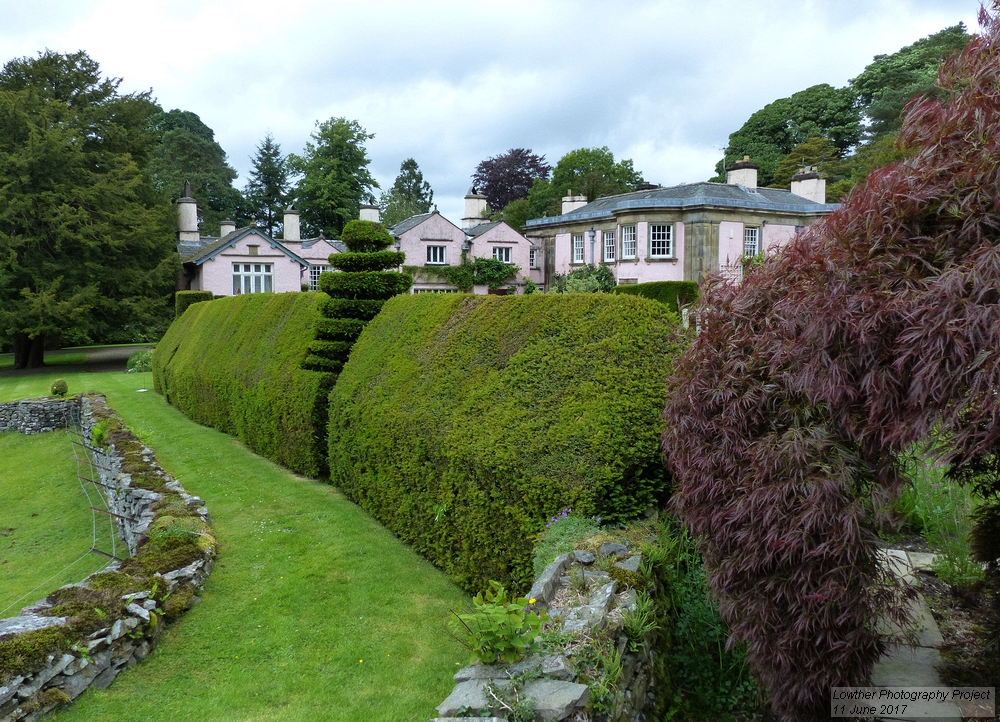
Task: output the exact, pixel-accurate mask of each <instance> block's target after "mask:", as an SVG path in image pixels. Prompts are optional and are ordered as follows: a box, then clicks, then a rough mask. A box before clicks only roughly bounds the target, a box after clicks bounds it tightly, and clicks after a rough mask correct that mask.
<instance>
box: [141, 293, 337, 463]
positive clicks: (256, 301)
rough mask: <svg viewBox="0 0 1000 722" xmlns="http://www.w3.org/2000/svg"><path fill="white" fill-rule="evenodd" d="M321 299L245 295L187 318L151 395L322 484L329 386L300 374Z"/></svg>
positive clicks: (161, 349)
mask: <svg viewBox="0 0 1000 722" xmlns="http://www.w3.org/2000/svg"><path fill="white" fill-rule="evenodd" d="M321 298H322V296H321V295H320V294H318V293H278V294H272V293H267V294H247V295H244V296H231V297H227V298H223V299H219V300H217V301H214V302H213V303H205V304H200V305H198V306H194V307H192V308H189V309H188V311H189V313H185V314H184V315H183V316H181V317H179V318H178V319H177V320H175V321H174V323H173V324H171V326H170V328H169V329H168V330H167V333H166V334H165V335H164V336H163V339H162V340H161V341H160V343H159V344H158V345H157V346H156V350H155V351H154V352H153V385H154V388H155V389H156V391H158V392H159V393H161V394H163V396H164V397H165V398H166V399H167V401H168V402H169V403H171V404H173V405H174V406H176V407H177V408H178V409H180V410H181V411H182V412H183V413H184V414H186V415H187V416H188V417H190V418H191V419H193V420H194V421H197V422H198V423H200V424H204V425H206V426H212V427H214V428H216V429H219V430H220V431H224V432H226V433H228V434H232V435H233V436H236V437H237V438H239V439H240V440H241V441H242V442H243V443H245V444H246V445H247V446H249V447H250V448H251V449H253V450H254V451H255V452H256V453H258V454H260V455H261V456H266V457H267V458H269V459H271V460H273V461H275V462H277V463H279V464H281V465H282V466H286V467H288V468H289V469H293V470H295V471H297V472H299V473H301V474H305V475H307V476H313V477H315V476H321V475H322V474H323V472H324V469H325V456H326V455H325V443H324V437H325V425H326V416H325V414H326V398H325V397H326V394H327V392H328V390H329V385H330V381H331V380H330V379H329V378H327V377H326V376H325V375H324V374H322V373H317V372H315V371H306V370H303V369H302V368H301V365H302V361H303V360H304V359H305V358H306V355H307V353H308V348H309V345H310V343H313V341H312V339H313V337H314V336H315V333H316V327H317V324H318V323H319V321H320V318H321V317H320V315H319V311H318V310H317V306H318V305H319V302H320V300H321ZM317 343H319V342H317ZM324 343H325V342H324Z"/></svg>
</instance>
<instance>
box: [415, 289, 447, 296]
mask: <svg viewBox="0 0 1000 722" xmlns="http://www.w3.org/2000/svg"><path fill="white" fill-rule="evenodd" d="M411 293H413V294H414V295H415V294H418V293H458V289H457V288H414V289H413V290H412V291H411Z"/></svg>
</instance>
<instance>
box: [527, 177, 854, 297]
mask: <svg viewBox="0 0 1000 722" xmlns="http://www.w3.org/2000/svg"><path fill="white" fill-rule="evenodd" d="M825 195H826V181H825V180H824V179H822V178H820V177H819V175H818V174H817V173H815V172H812V171H811V170H808V171H807V172H803V173H801V174H799V175H797V176H795V177H794V178H793V179H792V187H791V189H790V190H782V189H776V188H758V187H757V166H756V165H755V164H754V163H752V162H750V160H749V158H744V160H743V161H742V162H739V163H734V164H733V165H730V166H729V167H728V168H727V182H726V183H692V184H686V185H679V186H672V187H669V188H660V187H649V188H646V189H643V190H639V191H635V192H633V193H625V194H622V195H617V196H610V197H607V198H599V199H597V200H596V201H593V202H590V203H588V202H587V199H586V198H583V197H580V196H567V197H566V198H564V199H563V208H562V211H563V212H562V214H561V215H559V216H555V217H551V218H536V219H533V220H529V221H528V222H527V224H526V225H527V231H526V235H527V237H528V238H529V239H531V241H532V242H533V244H534V245H536V246H538V247H541V248H543V249H544V253H543V257H544V258H545V268H544V271H545V277H546V278H547V279H549V280H550V279H551V278H552V275H553V274H556V273H559V274H566V273H569V272H570V271H572V270H574V269H576V268H582V267H584V266H585V265H587V264H594V265H595V266H596V265H601V264H603V265H604V266H606V267H607V268H608V269H609V270H611V272H612V273H613V274H614V276H615V279H616V280H617V282H618V284H630V283H646V282H649V281H699V282H700V281H701V280H702V279H703V278H704V277H705V276H706V275H707V274H709V273H720V272H721V273H722V274H723V275H725V276H727V277H730V278H732V279H733V280H736V281H739V280H741V279H742V273H743V259H744V258H746V257H748V256H751V257H752V256H755V255H757V254H759V253H766V252H773V251H774V250H776V249H778V248H780V247H782V246H783V245H785V244H786V243H788V242H789V241H790V240H791V238H792V237H793V236H794V235H795V234H796V233H797V232H798V231H800V230H802V229H803V228H805V227H806V226H808V225H810V224H812V223H814V222H815V221H817V220H818V219H820V218H823V217H825V216H827V215H829V214H830V213H832V212H833V211H834V210H836V209H837V208H838V207H839V206H838V205H837V204H828V203H826V202H825ZM550 282H551V280H550Z"/></svg>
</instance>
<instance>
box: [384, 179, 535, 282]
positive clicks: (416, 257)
mask: <svg viewBox="0 0 1000 722" xmlns="http://www.w3.org/2000/svg"><path fill="white" fill-rule="evenodd" d="M485 211H486V197H485V196H483V195H479V194H477V193H475V192H474V191H473V192H472V193H470V194H469V195H467V196H466V197H465V218H463V219H462V227H461V228H459V227H458V226H457V225H455V224H454V223H452V222H451V221H449V220H448V219H447V218H445V217H444V216H442V215H441V214H440V213H439V212H438V211H436V210H435V211H432V212H430V213H422V214H420V215H416V216H411V217H410V218H407V219H406V220H405V221H402V222H400V223H397V224H396V225H395V226H393V227H392V228H390V229H389V233H391V234H392V236H393V238H395V239H396V247H397V249H398V250H400V251H402V252H403V253H405V254H406V261H405V262H404V265H405V266H406V267H407V268H408V270H412V271H414V280H413V288H412V289H411V291H410V292H411V293H456V292H457V291H458V289H457V288H455V287H454V286H453V285H451V284H449V283H448V281H447V279H446V278H444V277H442V276H440V275H438V274H437V273H436V271H438V270H439V269H441V268H443V267H446V266H458V265H461V263H462V259H463V256H464V257H465V258H466V259H467V260H468V261H470V262H471V261H474V260H475V259H476V258H496V259H498V260H500V261H503V262H504V263H510V264H512V265H515V266H517V267H518V268H519V269H520V270H519V271H518V272H517V274H516V275H515V277H514V279H513V280H512V281H511V282H510V286H512V287H513V288H514V289H515V290H514V292H515V293H524V286H525V283H526V282H527V281H528V280H529V279H530V280H531V281H533V282H534V283H536V284H537V285H543V282H544V278H543V269H542V259H541V249H540V248H539V247H535V246H534V245H533V244H532V242H531V241H529V240H528V239H527V238H525V237H524V236H523V235H521V234H520V233H518V232H517V231H516V230H515V229H514V228H512V227H511V226H509V225H508V224H507V223H505V222H504V221H490V220H488V219H487V218H484V216H485ZM372 220H377V217H376V218H373V219H372ZM487 292H488V289H487V287H486V286H475V287H474V288H473V293H479V294H484V293H487Z"/></svg>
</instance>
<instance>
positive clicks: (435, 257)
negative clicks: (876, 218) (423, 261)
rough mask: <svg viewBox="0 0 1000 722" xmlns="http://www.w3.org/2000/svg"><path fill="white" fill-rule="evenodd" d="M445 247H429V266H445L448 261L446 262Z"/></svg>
mask: <svg viewBox="0 0 1000 722" xmlns="http://www.w3.org/2000/svg"><path fill="white" fill-rule="evenodd" d="M445 248H446V247H445V246H427V264H428V265H436V266H443V265H445V264H446V263H448V261H446V260H445V258H446V256H445Z"/></svg>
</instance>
